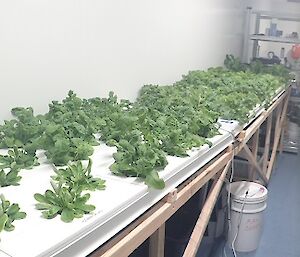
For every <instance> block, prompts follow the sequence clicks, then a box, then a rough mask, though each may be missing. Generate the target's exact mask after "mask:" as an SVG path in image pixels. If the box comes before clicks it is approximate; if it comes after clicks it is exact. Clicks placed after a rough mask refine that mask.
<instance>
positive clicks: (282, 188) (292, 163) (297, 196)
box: [210, 153, 300, 257]
mask: <svg viewBox="0 0 300 257" xmlns="http://www.w3.org/2000/svg"><path fill="white" fill-rule="evenodd" d="M299 184H300V154H291V153H283V154H279V155H278V157H277V162H276V166H275V168H274V170H273V173H272V177H271V181H270V184H269V186H268V190H269V192H268V200H267V204H268V206H267V209H266V211H265V221H264V227H263V233H262V237H261V241H260V245H259V247H258V249H257V250H256V251H254V252H250V253H238V254H237V256H238V257H246V256H247V257H300V186H299ZM224 245H225V243H224V240H219V242H217V245H216V249H214V251H213V253H212V254H211V255H210V256H211V257H225V255H224V252H223V248H224ZM225 250H226V253H227V257H232V256H233V253H232V251H231V250H230V249H229V248H227V247H225Z"/></svg>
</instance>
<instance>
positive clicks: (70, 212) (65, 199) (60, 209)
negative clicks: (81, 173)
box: [34, 181, 95, 222]
mask: <svg viewBox="0 0 300 257" xmlns="http://www.w3.org/2000/svg"><path fill="white" fill-rule="evenodd" d="M51 185H52V188H53V191H52V190H50V189H49V190H46V192H45V193H44V194H38V193H36V194H34V198H35V200H36V201H38V202H39V203H37V204H36V208H37V209H38V210H42V215H43V217H44V218H46V219H53V218H54V217H56V216H57V215H58V214H59V215H61V220H62V221H64V222H71V221H73V219H74V218H81V217H83V215H84V214H87V213H90V212H92V211H93V210H95V206H94V205H89V204H87V201H88V200H89V198H90V194H88V193H86V194H84V195H82V194H78V193H76V192H74V191H72V190H70V188H68V187H66V186H64V185H63V183H62V182H59V183H58V184H55V183H54V182H52V181H51Z"/></svg>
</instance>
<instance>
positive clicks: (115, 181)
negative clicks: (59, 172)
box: [0, 132, 232, 257]
mask: <svg viewBox="0 0 300 257" xmlns="http://www.w3.org/2000/svg"><path fill="white" fill-rule="evenodd" d="M211 141H212V143H213V146H212V147H208V145H204V146H202V147H201V148H200V149H193V150H191V151H189V155H190V156H189V157H186V158H179V157H173V156H168V157H167V159H168V162H169V164H168V166H167V167H166V168H165V170H163V171H161V172H160V176H161V177H162V178H163V179H164V180H165V181H166V188H165V189H164V190H154V189H148V187H147V186H146V185H145V184H144V183H143V182H142V181H140V180H139V179H137V178H123V177H117V176H114V175H112V174H111V172H110V170H109V166H110V165H111V164H112V163H113V162H114V160H113V158H112V154H113V153H114V152H115V151H116V148H114V147H108V146H106V145H104V144H101V145H100V146H98V147H95V152H94V154H93V156H92V159H93V166H92V174H93V175H94V176H97V177H101V178H103V179H105V180H106V189H105V190H103V191H96V192H91V199H90V200H89V203H91V204H94V205H95V206H96V210H95V211H94V212H93V213H92V214H90V215H86V216H85V217H84V218H82V219H75V220H74V221H73V222H72V223H64V222H62V221H61V220H60V217H59V216H57V217H56V218H54V219H52V220H47V219H43V218H42V217H41V212H40V211H38V210H36V209H35V206H34V204H35V203H36V201H35V199H34V198H33V195H34V193H44V192H45V190H47V189H49V188H51V186H50V183H49V181H50V176H51V175H54V171H53V169H52V166H51V165H50V164H47V163H46V158H45V156H44V153H43V152H42V151H40V152H39V153H38V156H39V159H40V162H41V163H43V164H42V165H40V166H38V167H35V168H34V169H32V170H22V171H21V172H20V175H21V176H22V180H21V183H20V186H17V187H12V186H10V187H4V188H1V189H0V193H3V194H4V195H5V197H6V198H7V199H9V200H10V201H11V202H16V203H19V205H20V208H21V210H22V211H25V212H26V213H27V217H26V219H24V220H19V221H15V227H16V228H15V230H14V231H13V232H6V231H4V232H2V233H1V242H0V256H1V257H2V256H5V255H4V253H3V252H5V253H7V254H9V255H10V256H12V257H26V256H28V257H40V256H64V257H65V256H85V255H87V254H89V253H90V252H92V251H93V250H95V249H96V248H97V247H98V246H100V245H101V244H103V243H104V242H105V241H107V240H108V239H109V238H111V237H112V236H114V235H115V234H116V233H117V232H119V231H120V230H121V229H123V228H124V227H126V226H127V225H128V224H129V223H130V222H132V221H133V220H134V219H136V218H137V217H138V216H140V215H141V214H142V213H143V212H145V211H146V210H147V209H148V208H150V207H151V206H153V205H154V204H155V203H156V202H157V201H159V200H160V199H161V198H162V197H164V196H165V195H166V194H167V193H168V192H170V190H171V189H173V188H174V187H176V186H178V185H179V184H180V183H181V182H183V181H184V180H186V179H187V178H188V177H189V176H191V175H192V174H193V173H194V172H196V171H197V170H198V169H199V168H200V167H201V166H203V165H205V164H206V163H207V162H209V161H210V160H211V159H212V158H213V157H214V156H216V155H217V154H218V153H220V152H221V151H222V150H224V149H225V148H226V147H227V146H228V145H229V144H231V143H232V136H231V135H230V134H229V133H227V132H226V133H225V134H223V135H218V136H215V137H214V138H212V139H211ZM16 246H17V247H16ZM1 251H2V252H1Z"/></svg>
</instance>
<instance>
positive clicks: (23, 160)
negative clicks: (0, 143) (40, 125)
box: [0, 146, 39, 187]
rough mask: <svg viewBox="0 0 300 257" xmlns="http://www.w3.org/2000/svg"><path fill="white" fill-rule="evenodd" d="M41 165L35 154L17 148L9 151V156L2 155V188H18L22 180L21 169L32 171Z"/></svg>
mask: <svg viewBox="0 0 300 257" xmlns="http://www.w3.org/2000/svg"><path fill="white" fill-rule="evenodd" d="M37 165H39V162H38V159H37V157H36V156H35V153H33V154H29V153H27V152H26V151H24V150H21V149H18V148H17V147H16V146H14V148H13V149H12V150H9V151H8V155H0V187H5V186H10V185H12V186H17V185H19V181H20V180H21V176H19V171H20V170H21V169H32V168H33V167H34V166H37Z"/></svg>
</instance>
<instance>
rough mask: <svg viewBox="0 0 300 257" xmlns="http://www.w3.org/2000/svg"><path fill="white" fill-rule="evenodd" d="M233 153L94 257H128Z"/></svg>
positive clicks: (230, 154)
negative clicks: (173, 199)
mask: <svg viewBox="0 0 300 257" xmlns="http://www.w3.org/2000/svg"><path fill="white" fill-rule="evenodd" d="M232 154H233V153H232V151H231V152H226V153H223V154H222V155H221V156H220V157H219V158H218V159H217V160H216V161H214V162H213V163H212V164H211V165H210V166H208V167H207V168H206V169H205V170H203V171H202V172H201V173H200V174H199V176H198V177H196V178H195V179H194V180H193V181H191V182H190V183H189V184H188V185H186V186H185V187H184V188H182V189H181V190H180V191H179V192H178V193H177V199H176V200H175V202H174V203H168V202H166V201H164V203H163V204H162V205H161V206H160V207H159V208H158V209H157V210H155V212H153V213H152V214H151V215H150V216H149V217H147V218H146V219H145V220H143V221H142V222H141V223H140V225H138V226H137V227H136V228H134V229H133V230H132V231H130V232H129V233H128V234H127V235H126V236H125V237H123V238H120V240H119V241H118V242H116V243H115V244H114V245H112V246H111V247H110V248H109V249H107V251H105V252H104V253H103V252H101V248H100V249H99V251H100V252H101V254H99V253H100V252H98V253H97V251H95V252H94V253H93V255H92V256H93V257H96V256H97V257H98V256H101V257H127V256H128V255H129V254H131V253H132V252H133V251H134V249H136V248H137V247H138V246H139V245H140V244H141V243H142V242H144V241H145V240H146V239H147V238H148V237H149V236H150V235H152V234H153V233H154V232H155V231H156V230H157V229H158V228H159V227H160V226H162V224H164V223H165V222H166V221H167V220H168V219H169V218H170V217H171V216H172V215H173V214H174V213H175V212H176V211H177V210H178V209H179V208H180V207H181V206H182V205H183V204H185V203H186V202H187V201H188V200H189V199H190V198H191V197H192V196H193V195H194V194H195V193H196V192H197V191H198V190H199V189H200V188H201V187H202V186H203V185H205V184H206V183H207V182H208V181H209V180H210V179H211V178H212V177H214V176H215V175H216V174H217V173H218V172H219V171H220V170H221V169H222V168H223V167H224V166H225V165H226V164H227V163H228V162H229V161H230V160H231V159H232Z"/></svg>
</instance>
